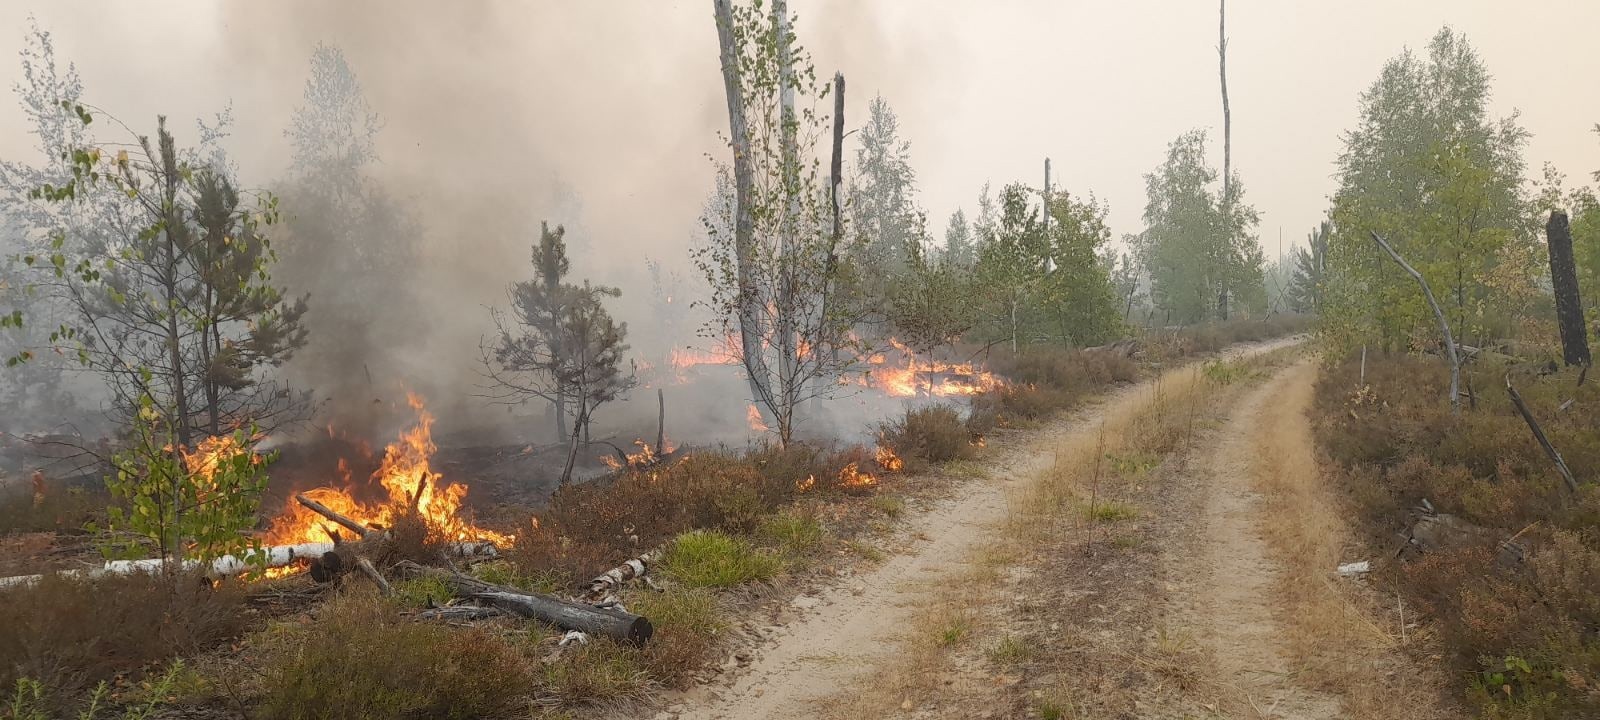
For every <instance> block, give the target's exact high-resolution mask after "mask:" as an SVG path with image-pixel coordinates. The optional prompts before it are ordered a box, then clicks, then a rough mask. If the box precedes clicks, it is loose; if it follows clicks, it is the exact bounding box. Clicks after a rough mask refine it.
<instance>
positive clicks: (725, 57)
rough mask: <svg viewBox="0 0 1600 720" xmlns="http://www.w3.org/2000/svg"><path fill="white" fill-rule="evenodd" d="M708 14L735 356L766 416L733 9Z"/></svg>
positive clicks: (749, 171) (768, 396)
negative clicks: (718, 80) (720, 118)
mask: <svg viewBox="0 0 1600 720" xmlns="http://www.w3.org/2000/svg"><path fill="white" fill-rule="evenodd" d="M712 8H713V10H714V11H715V12H716V19H717V44H718V45H719V47H720V50H721V63H722V84H723V90H724V92H725V93H726V95H727V99H728V138H729V142H730V143H732V145H733V187H734V200H735V209H734V225H733V249H734V263H735V271H736V273H737V274H738V278H739V293H738V298H739V302H738V306H739V307H738V312H739V339H740V350H741V353H740V354H741V355H743V358H742V359H743V361H744V368H745V372H746V373H747V375H748V378H749V381H750V392H751V393H752V394H753V395H755V398H754V399H755V401H756V403H757V405H758V406H760V405H766V406H767V409H768V410H772V409H773V408H772V402H773V396H772V391H771V374H770V372H769V371H768V369H767V359H766V356H765V355H764V354H763V349H762V330H763V328H762V326H763V324H764V323H763V322H762V319H761V308H762V302H761V288H759V287H757V286H756V284H755V282H756V281H755V254H756V248H755V224H754V220H753V218H752V217H751V208H750V205H751V202H752V200H753V198H754V188H755V167H754V165H753V164H752V161H751V159H750V129H749V127H748V126H747V125H746V123H745V116H744V87H743V85H742V84H741V80H740V73H739V54H738V48H737V47H736V45H735V38H734V27H733V6H732V5H731V2H730V0H712Z"/></svg>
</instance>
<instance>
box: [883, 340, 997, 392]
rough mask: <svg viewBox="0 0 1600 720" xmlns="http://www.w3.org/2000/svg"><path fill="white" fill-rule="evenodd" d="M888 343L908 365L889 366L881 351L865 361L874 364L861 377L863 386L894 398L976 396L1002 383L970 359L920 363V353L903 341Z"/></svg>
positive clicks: (890, 341)
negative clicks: (960, 361)
mask: <svg viewBox="0 0 1600 720" xmlns="http://www.w3.org/2000/svg"><path fill="white" fill-rule="evenodd" d="M889 344H890V345H892V346H893V347H894V348H895V349H896V350H897V351H899V353H900V355H902V356H904V357H905V365H904V366H897V365H890V364H889V363H888V359H887V358H886V357H885V356H884V354H882V353H878V354H875V355H872V356H870V357H868V358H867V359H866V361H867V364H869V365H872V366H873V367H872V368H871V369H869V370H868V371H867V373H866V375H864V376H863V377H862V378H861V381H860V384H861V385H864V386H868V387H875V388H877V389H879V390H881V391H883V392H884V393H885V394H887V395H890V396H892V397H918V396H932V397H955V396H963V395H976V394H978V393H981V392H984V391H987V390H993V389H994V388H996V387H999V386H1000V384H1001V382H1000V379H999V378H997V377H995V375H994V373H991V372H989V371H987V370H981V369H978V368H977V367H975V366H974V365H973V364H972V363H970V362H965V363H947V362H942V361H939V360H928V361H922V362H919V361H918V359H917V354H916V353H915V352H913V351H912V350H911V348H910V347H908V346H906V345H905V344H904V343H902V342H900V341H899V340H896V339H894V338H889Z"/></svg>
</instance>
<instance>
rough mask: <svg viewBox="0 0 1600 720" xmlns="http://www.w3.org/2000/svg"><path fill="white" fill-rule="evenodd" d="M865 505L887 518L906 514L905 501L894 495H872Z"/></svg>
mask: <svg viewBox="0 0 1600 720" xmlns="http://www.w3.org/2000/svg"><path fill="white" fill-rule="evenodd" d="M867 505H869V506H870V507H871V508H872V509H873V510H876V511H877V512H878V513H879V514H881V515H883V516H884V517H889V518H897V517H900V516H901V515H904V514H905V512H906V501H905V500H904V499H901V498H899V497H897V496H894V495H874V496H872V499H871V500H869V501H867Z"/></svg>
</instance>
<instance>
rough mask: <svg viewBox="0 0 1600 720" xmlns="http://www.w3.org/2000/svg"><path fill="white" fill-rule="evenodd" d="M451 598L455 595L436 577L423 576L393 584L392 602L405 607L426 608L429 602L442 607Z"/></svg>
mask: <svg viewBox="0 0 1600 720" xmlns="http://www.w3.org/2000/svg"><path fill="white" fill-rule="evenodd" d="M452 597H455V593H452V592H450V587H449V586H447V585H445V584H444V581H443V580H441V579H439V578H436V577H426V576H424V577H419V578H415V579H412V580H401V581H399V582H396V583H394V601H395V602H397V603H400V604H401V605H403V606H405V607H412V608H420V607H427V606H428V601H429V600H432V601H433V602H434V603H437V604H440V605H443V604H444V602H445V601H446V600H449V599H450V598H452Z"/></svg>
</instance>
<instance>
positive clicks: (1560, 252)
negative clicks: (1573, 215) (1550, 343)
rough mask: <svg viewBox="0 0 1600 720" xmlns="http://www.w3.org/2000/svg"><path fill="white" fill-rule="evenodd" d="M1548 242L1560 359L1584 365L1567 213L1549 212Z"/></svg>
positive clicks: (1584, 332)
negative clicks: (1559, 336) (1559, 337)
mask: <svg viewBox="0 0 1600 720" xmlns="http://www.w3.org/2000/svg"><path fill="white" fill-rule="evenodd" d="M1544 232H1545V237H1546V238H1548V239H1549V241H1550V285H1551V287H1552V288H1553V289H1554V290H1555V296H1556V323H1557V324H1559V325H1560V326H1561V358H1562V360H1564V361H1566V363H1567V365H1569V366H1571V365H1581V366H1583V367H1588V366H1589V362H1590V358H1589V332H1588V329H1587V328H1585V327H1584V322H1583V303H1582V302H1581V301H1580V298H1579V296H1578V266H1577V263H1576V262H1575V261H1574V260H1573V257H1572V228H1571V227H1570V226H1568V224H1567V214H1566V213H1564V212H1560V211H1556V212H1553V213H1550V222H1548V223H1546V224H1545V226H1544Z"/></svg>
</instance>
